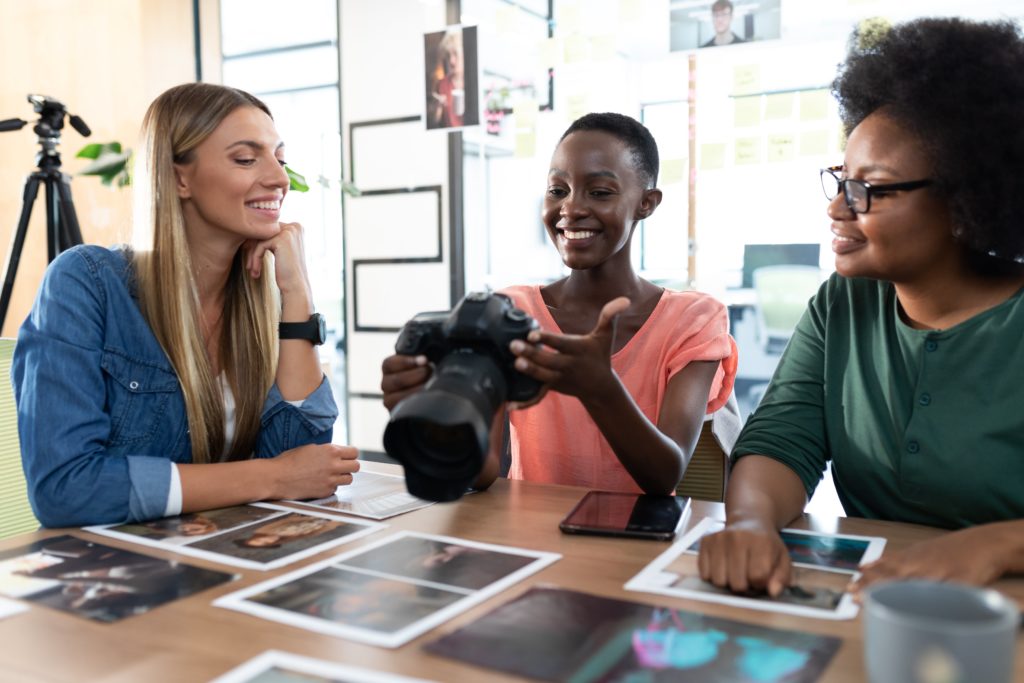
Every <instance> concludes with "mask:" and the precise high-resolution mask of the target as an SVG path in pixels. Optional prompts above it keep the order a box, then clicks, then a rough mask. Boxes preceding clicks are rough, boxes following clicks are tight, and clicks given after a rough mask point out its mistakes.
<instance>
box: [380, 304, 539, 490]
mask: <svg viewBox="0 0 1024 683" xmlns="http://www.w3.org/2000/svg"><path fill="white" fill-rule="evenodd" d="M537 327H538V325H537V322H536V321H535V320H534V319H533V318H531V317H530V316H528V315H527V314H526V313H524V312H523V311H521V310H520V309H518V308H516V307H515V306H514V305H513V304H512V300H511V299H509V298H508V297H507V296H505V295H504V294H493V293H489V292H471V293H470V294H467V295H466V297H465V298H463V299H462V301H460V302H459V303H458V305H456V306H455V308H454V309H452V310H451V311H450V312H449V311H441V312H432V313H420V314H419V315H417V316H416V317H414V318H413V319H412V320H410V321H409V322H407V323H406V324H405V326H404V327H403V328H402V331H401V333H400V334H399V335H398V341H397V342H396V343H395V351H396V352H397V353H400V354H404V355H410V356H412V355H421V354H422V355H425V356H426V357H427V358H428V359H429V360H430V362H431V363H433V364H434V372H433V375H432V376H431V377H430V379H429V380H428V381H427V383H426V385H425V386H424V387H423V390H422V391H418V392H416V393H415V394H412V395H411V396H408V397H407V398H405V399H404V400H402V401H401V402H400V403H399V404H398V405H396V406H395V407H394V409H393V410H392V411H391V419H390V421H389V422H388V425H387V428H386V429H385V430H384V449H385V450H386V451H387V452H388V454H389V455H390V456H391V457H393V458H394V459H395V460H397V461H399V462H400V463H402V465H403V466H404V467H405V481H406V486H407V488H408V489H409V493H411V494H412V495H414V496H416V497H417V498H423V499H425V500H434V501H452V500H456V499H458V498H459V497H461V496H462V494H463V493H465V492H466V490H467V489H468V488H469V487H470V486H471V485H472V484H473V482H474V481H476V478H477V477H478V476H479V474H480V471H481V470H482V469H483V465H484V461H485V459H486V458H487V452H488V449H489V445H490V436H491V423H492V422H493V421H494V416H495V414H496V413H497V411H498V408H500V407H501V405H502V404H503V403H505V401H526V400H529V399H531V398H534V397H535V396H537V394H538V393H539V392H540V389H541V383H540V382H539V381H537V380H535V379H533V378H532V377H529V376H527V375H524V374H522V373H521V372H519V371H518V370H516V369H515V368H514V367H513V363H514V362H515V356H514V355H512V352H511V351H509V349H508V346H509V344H510V343H511V342H512V341H513V340H515V339H522V340H523V341H525V340H526V335H527V334H529V332H530V330H533V329H536V328H537Z"/></svg>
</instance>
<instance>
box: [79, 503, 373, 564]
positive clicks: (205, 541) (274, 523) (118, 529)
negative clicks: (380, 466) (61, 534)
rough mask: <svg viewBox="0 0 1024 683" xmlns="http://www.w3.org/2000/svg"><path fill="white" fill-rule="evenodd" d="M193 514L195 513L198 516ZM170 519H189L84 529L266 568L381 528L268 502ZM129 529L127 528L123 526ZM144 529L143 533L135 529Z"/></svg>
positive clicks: (214, 558)
mask: <svg viewBox="0 0 1024 683" xmlns="http://www.w3.org/2000/svg"><path fill="white" fill-rule="evenodd" d="M195 518H199V520H203V521H197V520H196V519H195ZM172 519H173V520H191V521H188V522H187V525H188V526H187V529H186V530H185V531H182V530H181V527H182V524H181V523H178V522H177V521H174V522H171V521H170V520H157V521H158V522H159V523H160V525H161V526H159V527H157V528H158V529H164V528H166V529H171V528H173V529H176V530H177V531H174V532H173V533H174V534H175V535H173V536H167V537H161V536H160V535H159V532H158V531H153V530H152V527H151V526H149V525H143V524H126V525H120V526H109V527H108V526H95V527H86V529H85V530H86V531H92V532H93V533H97V534H102V535H104V536H111V537H113V538H121V539H124V540H128V541H134V542H136V543H141V544H143V545H149V546H154V547H157V548H170V549H173V550H174V551H175V552H178V553H182V554H184V555H191V556H193V557H201V558H204V559H208V560H213V561H214V562H222V563H224V564H229V565H232V566H235V567H244V568H246V569H259V570H262V571H266V570H269V569H276V568H278V567H283V566H284V565H286V564H289V563H291V562H295V561H297V560H300V559H302V558H304V557H309V556H310V555H314V554H316V553H318V552H322V551H324V550H327V549H328V548H332V547H335V546H338V545H341V544H343V543H348V542H350V541H354V540H356V539H357V538H361V537H362V536H365V535H366V534H371V533H373V532H374V531H377V530H379V529H382V528H384V527H383V525H381V524H377V523H375V522H368V521H363V520H353V519H345V518H343V517H338V516H335V515H329V514H325V513H322V512H313V511H312V510H310V511H306V512H302V511H300V510H296V509H294V508H286V507H280V506H275V505H272V504H269V503H263V504H260V505H242V506H239V507H234V508H224V509H222V510H213V511H211V512H203V513H199V514H196V515H183V516H182V517H175V518H172ZM212 527H217V528H218V529H219V531H217V532H216V533H199V534H197V535H195V536H187V535H181V534H185V533H189V531H188V530H190V529H200V528H212ZM126 529H127V531H126ZM138 530H145V532H144V533H135V532H136V531H138Z"/></svg>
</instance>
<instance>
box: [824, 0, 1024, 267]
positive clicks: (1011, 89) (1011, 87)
mask: <svg viewBox="0 0 1024 683" xmlns="http://www.w3.org/2000/svg"><path fill="white" fill-rule="evenodd" d="M856 38H857V35H856V33H855V34H854V36H853V39H852V40H851V41H850V42H851V48H850V53H849V55H848V56H847V59H846V62H845V64H843V65H841V66H840V70H839V75H838V77H837V78H836V80H835V81H834V82H833V84H832V92H833V94H834V95H835V96H836V99H837V100H838V101H839V107H840V114H841V116H842V119H843V126H844V128H845V129H846V132H847V134H849V133H850V132H851V131H852V130H853V129H854V128H856V127H857V125H859V124H860V122H861V121H863V120H864V119H865V118H866V117H867V116H868V115H870V114H871V113H873V112H876V111H879V110H881V111H883V112H884V114H885V115H886V116H888V117H890V118H892V120H894V121H896V122H897V123H898V124H899V125H901V126H903V127H904V128H906V129H907V130H908V131H910V132H911V133H912V134H913V135H914V136H915V137H916V138H917V140H918V141H919V142H920V144H921V146H922V149H923V150H924V152H925V154H926V155H927V157H928V160H929V162H930V163H931V166H932V174H933V177H934V178H935V179H936V181H937V187H936V191H938V192H941V193H942V194H943V196H944V197H945V198H946V201H947V202H948V205H949V208H950V215H951V218H952V222H953V234H954V235H955V237H956V239H957V240H958V241H959V242H960V243H961V244H963V245H965V246H966V247H968V248H969V250H971V251H973V252H976V254H975V258H974V259H973V260H974V261H975V262H978V263H976V269H978V268H977V265H979V264H985V265H986V266H987V270H988V272H992V271H993V270H1003V271H1004V272H1005V268H1003V269H1000V267H999V266H1000V264H999V263H998V262H996V260H995V259H993V258H986V256H988V257H998V258H999V259H1002V260H1003V261H1014V260H1016V261H1019V260H1021V259H1022V257H1024V225H1022V219H1021V217H1022V216H1024V192H1022V191H1021V180H1020V174H1021V171H1022V169H1024V120H1022V117H1024V40H1022V38H1021V33H1020V29H1019V28H1018V27H1017V26H1016V25H1015V24H1013V23H1012V22H1009V21H1000V22H991V23H988V22H972V21H965V20H963V19H952V18H949V19H919V20H916V21H910V22H907V23H904V24H899V25H897V26H895V27H894V28H892V29H891V30H889V31H888V32H887V33H885V34H884V35H882V36H881V37H880V38H879V39H878V40H876V41H874V42H871V43H870V44H867V45H863V44H858V41H857V39H856ZM1003 265H1004V266H1005V265H1009V264H1005V263H1004V264H1003ZM980 270H986V268H981V269H980Z"/></svg>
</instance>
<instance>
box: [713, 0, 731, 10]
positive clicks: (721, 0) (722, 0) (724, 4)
mask: <svg viewBox="0 0 1024 683" xmlns="http://www.w3.org/2000/svg"><path fill="white" fill-rule="evenodd" d="M724 9H727V10H729V11H730V12H732V3H731V2H729V0H715V1H714V3H712V4H711V11H712V12H721V11H722V10H724Z"/></svg>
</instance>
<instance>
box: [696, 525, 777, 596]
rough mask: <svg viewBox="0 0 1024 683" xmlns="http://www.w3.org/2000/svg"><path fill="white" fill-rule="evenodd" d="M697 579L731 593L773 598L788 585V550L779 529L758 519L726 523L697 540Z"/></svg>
mask: <svg viewBox="0 0 1024 683" xmlns="http://www.w3.org/2000/svg"><path fill="white" fill-rule="evenodd" d="M697 563H698V567H699V568H700V578H702V579H704V580H705V581H708V582H709V583H712V584H714V585H716V586H718V587H719V588H727V589H729V590H731V591H732V592H734V593H746V592H748V591H754V592H767V593H768V594H769V595H771V596H772V597H776V596H778V595H779V593H781V592H782V590H783V589H784V588H785V587H786V586H788V585H789V582H790V576H791V574H790V572H791V568H792V565H791V564H790V559H789V552H788V551H787V550H786V546H785V544H784V543H783V542H782V538H781V537H780V536H779V532H778V531H776V530H775V528H774V527H772V526H771V525H769V524H765V523H763V522H760V521H741V522H733V523H731V524H727V525H726V527H725V528H724V529H723V530H722V531H719V532H718V533H716V534H710V535H708V536H705V537H704V538H702V539H701V540H700V555H699V556H698V559H697Z"/></svg>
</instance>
